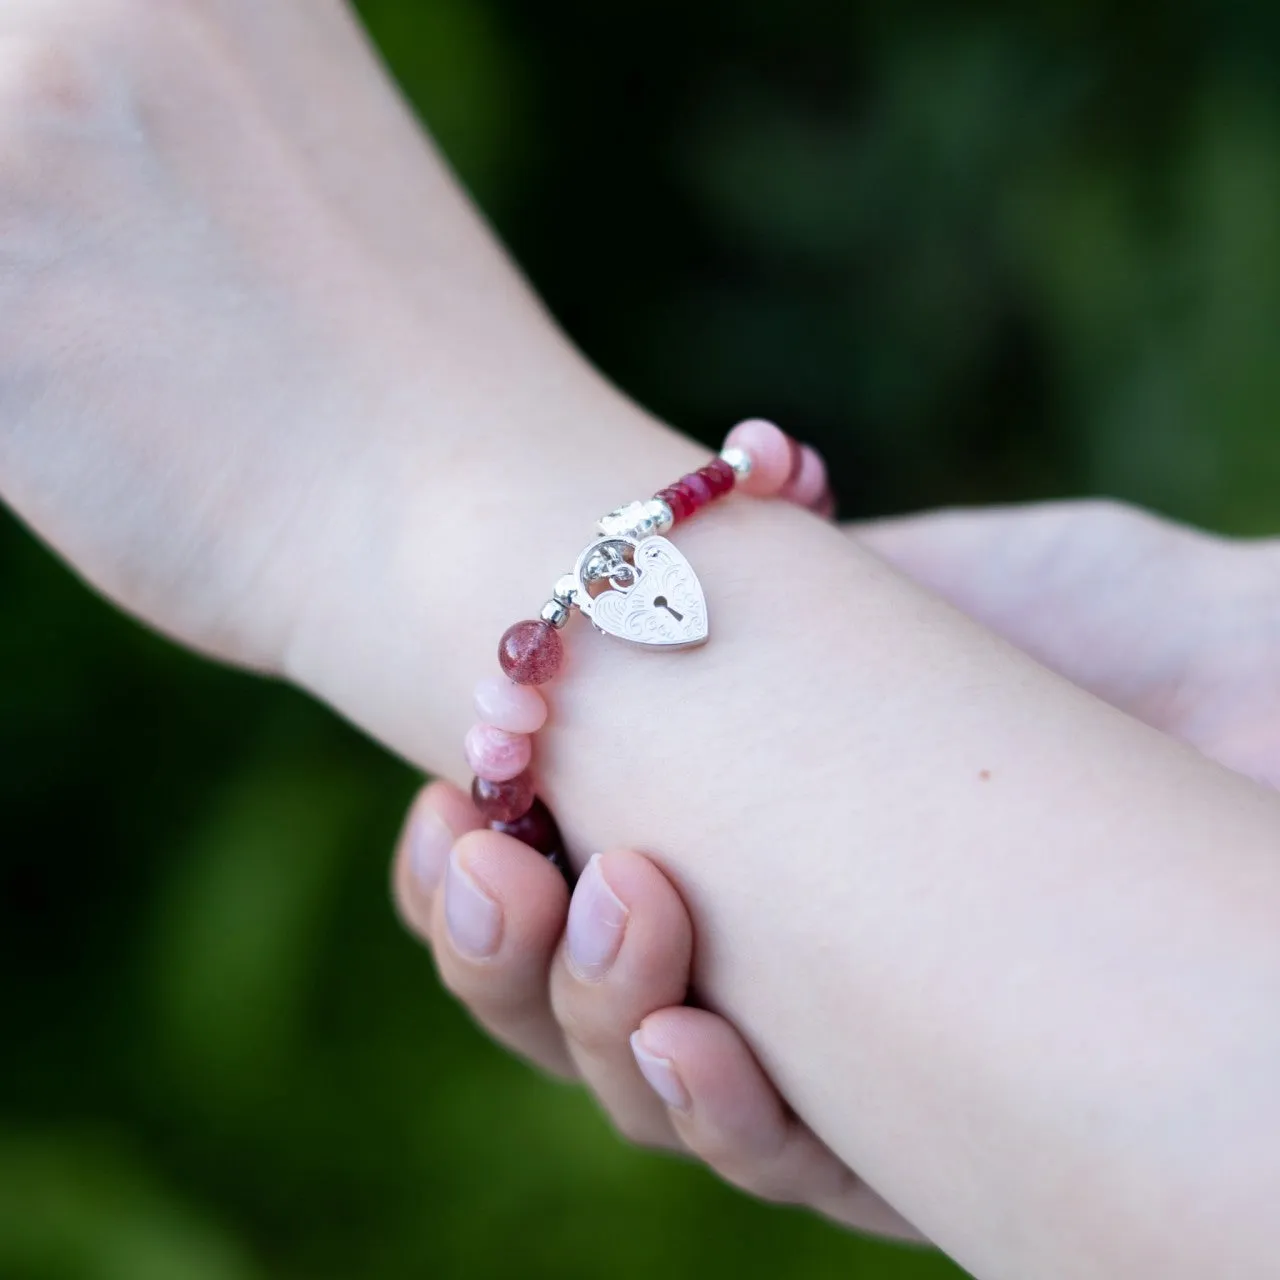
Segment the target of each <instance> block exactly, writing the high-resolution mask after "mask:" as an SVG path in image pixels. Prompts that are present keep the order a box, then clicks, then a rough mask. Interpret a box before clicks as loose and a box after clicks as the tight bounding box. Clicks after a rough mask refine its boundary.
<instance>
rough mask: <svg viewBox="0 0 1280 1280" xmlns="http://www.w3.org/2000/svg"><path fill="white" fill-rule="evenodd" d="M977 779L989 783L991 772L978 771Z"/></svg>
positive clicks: (988, 770) (987, 770)
mask: <svg viewBox="0 0 1280 1280" xmlns="http://www.w3.org/2000/svg"><path fill="white" fill-rule="evenodd" d="M978 777H979V778H980V779H981V780H982V781H983V782H990V781H991V770H990V769H982V770H980V771H979V773H978Z"/></svg>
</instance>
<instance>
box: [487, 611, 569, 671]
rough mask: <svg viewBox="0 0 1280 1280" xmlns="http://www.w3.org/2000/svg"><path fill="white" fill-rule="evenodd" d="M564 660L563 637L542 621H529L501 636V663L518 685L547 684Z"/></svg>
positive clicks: (511, 628)
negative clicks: (561, 638)
mask: <svg viewBox="0 0 1280 1280" xmlns="http://www.w3.org/2000/svg"><path fill="white" fill-rule="evenodd" d="M563 658H564V645H563V643H562V642H561V640H560V633H559V632H558V631H557V630H556V629H555V627H553V626H552V625H551V623H549V622H545V621H543V619H541V618H526V619H525V621H524V622H517V623H516V624H515V625H514V626H510V627H508V628H507V629H506V630H505V631H504V632H503V633H502V639H501V640H500V641H499V643H498V663H499V665H500V666H501V667H502V670H503V671H504V672H505V673H506V674H507V676H508V677H509V678H510V679H512V680H514V681H515V682H516V684H546V683H547V681H548V680H553V679H554V678H555V675H556V672H558V671H559V670H560V663H561V661H562V660H563Z"/></svg>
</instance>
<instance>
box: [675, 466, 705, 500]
mask: <svg viewBox="0 0 1280 1280" xmlns="http://www.w3.org/2000/svg"><path fill="white" fill-rule="evenodd" d="M680 483H681V484H682V485H683V486H684V487H685V488H686V489H688V490H689V492H690V493H691V494H693V501H694V504H695V505H696V506H698V507H705V506H706V505H707V503H708V502H710V501H711V497H712V494H711V486H710V485H709V484H708V483H707V482H706V480H705V479H703V477H702V476H700V475H699V474H698V473H697V472H696V471H691V472H690V473H689V474H688V475H687V476H685V477H684V479H683V480H681V481H680Z"/></svg>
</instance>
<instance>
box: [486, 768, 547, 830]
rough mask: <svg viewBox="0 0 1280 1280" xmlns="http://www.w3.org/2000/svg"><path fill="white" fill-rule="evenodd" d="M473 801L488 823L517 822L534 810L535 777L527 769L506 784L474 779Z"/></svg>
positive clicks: (509, 779)
mask: <svg viewBox="0 0 1280 1280" xmlns="http://www.w3.org/2000/svg"><path fill="white" fill-rule="evenodd" d="M471 799H472V800H473V801H474V803H475V806H476V808H477V809H478V810H479V812H480V816H481V817H482V818H483V819H484V820H485V821H486V822H515V821H516V819H517V818H523V817H524V815H525V814H526V813H528V812H529V810H530V809H532V808H533V801H534V789H533V775H532V774H531V773H530V772H529V771H528V769H526V770H525V771H524V772H523V773H518V774H516V776H515V777H514V778H508V779H507V780H506V781H505V782H491V781H490V780H489V779H488V778H474V779H473V780H472V782H471Z"/></svg>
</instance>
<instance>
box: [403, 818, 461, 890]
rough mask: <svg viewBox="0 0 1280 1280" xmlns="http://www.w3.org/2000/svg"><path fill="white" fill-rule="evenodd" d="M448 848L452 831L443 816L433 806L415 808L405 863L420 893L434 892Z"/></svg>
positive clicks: (442, 873)
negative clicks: (407, 859)
mask: <svg viewBox="0 0 1280 1280" xmlns="http://www.w3.org/2000/svg"><path fill="white" fill-rule="evenodd" d="M452 848H453V832H452V831H450V830H449V828H448V827H447V826H446V825H445V821H444V819H443V818H442V817H441V816H440V815H439V814H438V813H436V811H435V810H434V809H419V810H418V812H417V814H416V815H415V817H414V819H413V829H412V830H411V831H410V832H409V866H410V868H411V869H412V871H413V878H414V879H415V880H416V881H417V882H418V888H419V889H421V890H422V892H423V893H425V894H428V895H430V894H433V893H435V891H436V886H437V885H438V884H439V883H440V877H441V876H442V875H444V866H445V863H446V862H448V860H449V850H450V849H452Z"/></svg>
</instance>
